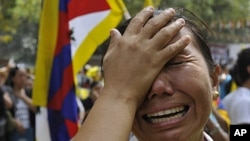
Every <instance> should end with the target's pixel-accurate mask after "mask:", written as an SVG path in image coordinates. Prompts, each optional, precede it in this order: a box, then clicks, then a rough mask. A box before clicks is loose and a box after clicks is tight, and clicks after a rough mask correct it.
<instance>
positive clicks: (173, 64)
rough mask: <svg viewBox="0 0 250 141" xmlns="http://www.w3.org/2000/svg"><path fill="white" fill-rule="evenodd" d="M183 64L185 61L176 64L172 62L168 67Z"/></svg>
mask: <svg viewBox="0 0 250 141" xmlns="http://www.w3.org/2000/svg"><path fill="white" fill-rule="evenodd" d="M183 63H184V61H176V62H170V63H168V64H167V65H169V66H178V65H181V64H183Z"/></svg>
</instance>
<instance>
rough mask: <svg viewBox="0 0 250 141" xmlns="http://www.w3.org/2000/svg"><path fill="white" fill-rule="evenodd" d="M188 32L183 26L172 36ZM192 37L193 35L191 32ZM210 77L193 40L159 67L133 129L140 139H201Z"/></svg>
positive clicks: (213, 81) (208, 107) (209, 101)
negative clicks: (160, 68) (178, 32)
mask: <svg viewBox="0 0 250 141" xmlns="http://www.w3.org/2000/svg"><path fill="white" fill-rule="evenodd" d="M186 34H189V35H191V33H190V32H189V31H188V30H186V29H182V30H181V32H180V34H179V35H178V36H176V37H175V39H173V41H174V40H176V39H178V38H180V37H181V36H183V35H186ZM191 37H193V36H192V35H191ZM218 70H219V69H215V72H214V75H213V77H211V76H210V75H209V70H208V67H207V64H206V62H205V60H204V58H203V57H202V55H201V53H200V51H199V49H198V45H197V44H196V42H194V40H192V41H191V43H190V44H189V45H188V46H187V47H186V48H185V49H184V50H183V51H182V52H181V53H180V54H178V55H177V56H176V57H174V58H173V59H172V60H171V61H170V62H168V63H167V64H166V66H165V67H164V68H163V69H162V71H161V73H160V74H159V75H158V76H157V78H156V79H155V81H154V82H153V84H152V87H151V89H150V91H149V93H148V95H147V97H146V98H145V101H144V102H143V103H142V105H141V106H140V107H139V109H138V111H137V113H136V118H135V121H134V126H133V132H134V134H135V135H136V136H137V138H138V139H139V140H141V141H163V140H167V141H190V140H192V141H194V140H197V141H198V140H202V132H203V128H204V126H205V124H206V121H207V119H208V117H209V114H210V111H211V104H212V93H213V87H216V85H217V83H218V73H219V72H217V71H218Z"/></svg>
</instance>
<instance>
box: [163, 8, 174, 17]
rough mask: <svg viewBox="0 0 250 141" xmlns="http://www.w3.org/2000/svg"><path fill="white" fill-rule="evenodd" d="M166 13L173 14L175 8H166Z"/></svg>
mask: <svg viewBox="0 0 250 141" xmlns="http://www.w3.org/2000/svg"><path fill="white" fill-rule="evenodd" d="M165 12H166V13H169V14H171V15H174V14H175V10H174V9H173V8H168V9H166V10H165Z"/></svg>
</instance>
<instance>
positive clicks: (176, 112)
mask: <svg viewBox="0 0 250 141" xmlns="http://www.w3.org/2000/svg"><path fill="white" fill-rule="evenodd" d="M188 109H189V106H187V105H186V106H179V107H175V108H171V109H167V110H163V111H159V112H155V113H150V114H145V115H144V116H143V119H144V120H146V121H147V122H149V123H152V124H157V123H162V122H167V121H171V120H176V119H179V118H181V117H183V115H185V113H187V111H188Z"/></svg>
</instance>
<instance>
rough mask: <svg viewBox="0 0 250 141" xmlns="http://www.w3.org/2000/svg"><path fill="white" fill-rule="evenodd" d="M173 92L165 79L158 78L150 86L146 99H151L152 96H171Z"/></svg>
mask: <svg viewBox="0 0 250 141" xmlns="http://www.w3.org/2000/svg"><path fill="white" fill-rule="evenodd" d="M173 93H174V90H173V88H172V86H171V84H170V82H169V81H168V80H167V78H164V77H160V76H158V77H157V78H156V79H155V81H154V82H153V84H152V87H151V90H150V91H149V94H148V99H152V98H153V97H154V96H161V95H163V94H166V95H172V94H173Z"/></svg>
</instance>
